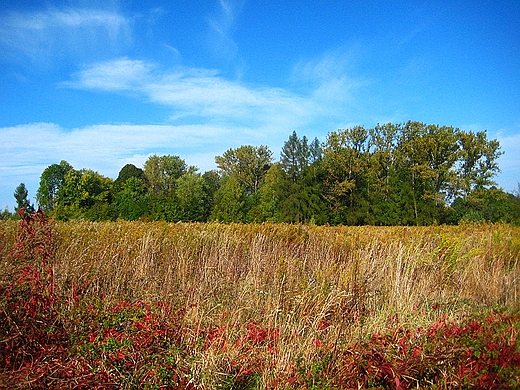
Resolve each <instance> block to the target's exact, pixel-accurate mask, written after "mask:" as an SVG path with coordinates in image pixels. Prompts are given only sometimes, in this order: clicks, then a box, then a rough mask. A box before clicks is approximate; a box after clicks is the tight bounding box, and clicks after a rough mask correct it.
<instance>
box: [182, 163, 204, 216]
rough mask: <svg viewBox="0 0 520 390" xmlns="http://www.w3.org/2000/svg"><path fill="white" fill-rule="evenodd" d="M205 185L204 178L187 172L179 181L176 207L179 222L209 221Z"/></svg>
mask: <svg viewBox="0 0 520 390" xmlns="http://www.w3.org/2000/svg"><path fill="white" fill-rule="evenodd" d="M205 184H206V182H205V181H204V179H203V178H202V176H201V175H199V174H196V173H193V172H187V173H185V174H184V175H182V176H181V177H180V178H179V180H177V188H176V190H175V206H176V208H177V219H178V220H179V221H185V222H202V221H205V220H206V219H207V216H208V213H209V208H208V201H207V197H206V195H207V194H206V192H205Z"/></svg>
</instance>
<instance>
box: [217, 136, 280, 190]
mask: <svg viewBox="0 0 520 390" xmlns="http://www.w3.org/2000/svg"><path fill="white" fill-rule="evenodd" d="M272 159H273V158H272V152H271V151H270V150H269V148H268V147H267V146H264V145H262V146H259V147H254V146H251V145H246V146H241V147H239V148H237V149H229V150H227V151H226V152H224V154H223V155H222V156H217V157H215V162H216V163H217V166H218V168H219V169H220V170H221V171H222V172H223V173H225V174H227V175H229V176H234V177H235V178H236V179H237V181H238V182H239V184H240V185H242V186H243V187H244V188H245V190H246V192H247V193H248V194H255V193H256V192H257V191H258V189H259V188H260V183H261V180H262V178H263V177H264V175H265V173H266V172H267V170H268V169H269V167H270V165H271V162H272Z"/></svg>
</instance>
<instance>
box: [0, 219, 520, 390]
mask: <svg viewBox="0 0 520 390" xmlns="http://www.w3.org/2000/svg"><path fill="white" fill-rule="evenodd" d="M0 255H1V260H0V261H1V263H0V290H1V295H0V387H2V388H4V387H5V388H19V389H24V388H35V389H36V388H77V389H81V388H85V389H87V388H89V389H91V388H98V389H102V388H104V389H113V388H121V389H131V388H136V389H137V388H148V389H159V388H169V389H358V388H391V389H415V388H438V389H443V388H486V389H489V388H511V389H513V388H518V387H520V379H519V378H520V343H519V340H518V336H519V333H520V279H519V278H520V263H519V259H520V227H514V226H510V225H505V224H464V225H458V226H430V227H370V226H366V227H344V226H334V227H333V226H312V225H290V224H219V223H177V224H175V223H166V222H125V221H118V222H85V221H75V222H56V221H53V220H49V219H47V217H46V216H45V215H43V214H41V213H36V214H33V215H31V216H30V217H28V218H26V219H24V220H21V221H18V222H17V221H0Z"/></svg>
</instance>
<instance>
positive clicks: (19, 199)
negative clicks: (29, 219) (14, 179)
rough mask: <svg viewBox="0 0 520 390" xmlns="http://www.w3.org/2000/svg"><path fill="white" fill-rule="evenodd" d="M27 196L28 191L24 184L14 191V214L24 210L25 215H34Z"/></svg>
mask: <svg viewBox="0 0 520 390" xmlns="http://www.w3.org/2000/svg"><path fill="white" fill-rule="evenodd" d="M28 196H29V191H27V188H25V184H24V183H20V184H19V185H18V187H16V190H15V191H14V198H15V199H16V209H15V213H18V212H20V210H21V209H23V210H25V213H27V214H31V213H34V206H33V205H32V204H31V202H30V201H29V199H27V197H28Z"/></svg>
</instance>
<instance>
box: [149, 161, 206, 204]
mask: <svg viewBox="0 0 520 390" xmlns="http://www.w3.org/2000/svg"><path fill="white" fill-rule="evenodd" d="M195 170H196V169H195V168H194V167H190V168H188V166H187V165H186V162H185V161H184V160H183V159H181V158H180V157H179V156H171V155H167V156H157V155H155V154H154V155H153V156H150V157H149V158H148V160H146V162H145V163H144V174H145V175H146V178H147V180H148V183H149V186H150V191H151V192H152V194H153V195H156V196H166V197H168V196H171V195H172V193H173V190H174V189H175V185H176V182H177V179H179V178H180V177H181V176H182V175H183V174H185V173H186V172H188V171H195Z"/></svg>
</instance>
